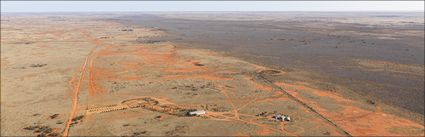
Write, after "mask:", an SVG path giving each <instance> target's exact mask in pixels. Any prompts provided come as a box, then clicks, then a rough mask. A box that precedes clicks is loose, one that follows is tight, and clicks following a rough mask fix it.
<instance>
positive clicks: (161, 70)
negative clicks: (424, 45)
mask: <svg viewBox="0 0 425 137" xmlns="http://www.w3.org/2000/svg"><path fill="white" fill-rule="evenodd" d="M104 18H105V17H104V15H102V16H100V15H99V16H96V15H90V16H87V15H19V16H18V15H9V16H6V15H5V16H3V15H2V18H1V34H2V35H1V127H2V128H1V135H2V136H12V135H18V136H35V135H45V136H82V135H85V136H88V135H97V136H158V135H160V136H163V135H167V136H176V135H186V136H189V135H198V136H201V135H211V136H214V135H221V136H223V135H227V136H243V135H268V136H273V135H279V136H282V135H290V136H298V135H300V136H307V135H316V136H337V135H344V136H348V135H354V136H365V135H388V136H390V135H400V136H406V135H417V136H423V135H424V123H423V122H421V120H417V119H414V118H412V117H407V116H406V115H410V114H413V115H414V113H410V112H409V111H400V110H399V109H397V108H394V107H392V106H388V105H385V104H382V103H380V102H375V101H373V100H369V99H368V98H365V97H363V96H360V95H358V94H356V93H355V92H349V91H348V90H346V89H345V88H344V87H342V86H330V87H338V88H329V85H328V89H326V88H323V85H318V84H317V83H312V82H309V81H307V80H306V78H307V77H306V75H307V76H309V77H310V78H312V76H313V75H310V74H309V73H307V72H305V73H301V72H296V73H295V72H291V71H289V70H285V69H282V70H280V69H271V68H269V67H265V66H262V65H257V64H254V63H250V62H247V61H244V60H241V59H239V58H235V57H230V56H227V55H225V54H222V53H218V52H214V51H211V50H205V49H196V48H187V47H182V46H180V45H179V44H177V43H173V42H167V41H162V40H158V39H159V38H162V37H164V36H166V35H169V34H168V33H167V32H165V31H164V30H162V29H160V28H146V27H137V26H127V25H123V24H119V23H117V22H116V21H110V20H105V19H104ZM365 67H367V65H366V66H365ZM404 67H405V66H401V68H404ZM396 68H399V67H396ZM407 68H409V67H407ZM409 69H410V68H409ZM411 69H414V68H411ZM395 70H398V69H395ZM297 78H300V79H303V80H299V79H298V80H297ZM312 79H314V78H312ZM319 81H320V80H319ZM192 110H205V111H206V114H205V115H201V116H187V115H185V114H186V112H189V111H192ZM395 112H396V113H395ZM277 113H281V114H286V115H289V116H290V117H291V121H277V120H275V119H273V118H272V116H273V115H274V114H277ZM418 117H421V116H418ZM422 119H423V116H422Z"/></svg>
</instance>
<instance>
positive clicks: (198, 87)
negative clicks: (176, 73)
mask: <svg viewBox="0 0 425 137" xmlns="http://www.w3.org/2000/svg"><path fill="white" fill-rule="evenodd" d="M207 88H209V89H214V84H213V83H206V84H202V85H194V84H190V85H183V86H178V87H172V88H171V89H180V90H184V91H187V90H190V91H198V90H202V89H207Z"/></svg>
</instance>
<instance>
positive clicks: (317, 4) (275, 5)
mask: <svg viewBox="0 0 425 137" xmlns="http://www.w3.org/2000/svg"><path fill="white" fill-rule="evenodd" d="M101 11H123V12H134V11H422V12H423V11H424V1H1V12H101Z"/></svg>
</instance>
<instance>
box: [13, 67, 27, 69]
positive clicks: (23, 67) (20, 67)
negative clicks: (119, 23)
mask: <svg viewBox="0 0 425 137" xmlns="http://www.w3.org/2000/svg"><path fill="white" fill-rule="evenodd" d="M12 69H27V68H26V67H13V68H12Z"/></svg>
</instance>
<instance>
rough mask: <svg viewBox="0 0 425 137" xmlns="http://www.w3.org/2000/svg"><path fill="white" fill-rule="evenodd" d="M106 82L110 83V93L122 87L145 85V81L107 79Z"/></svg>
mask: <svg viewBox="0 0 425 137" xmlns="http://www.w3.org/2000/svg"><path fill="white" fill-rule="evenodd" d="M108 82H110V83H111V85H110V88H109V92H110V93H114V92H118V91H120V90H122V89H125V88H129V87H143V86H145V85H146V83H130V82H128V81H122V82H117V81H108ZM149 84H151V83H149Z"/></svg>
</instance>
